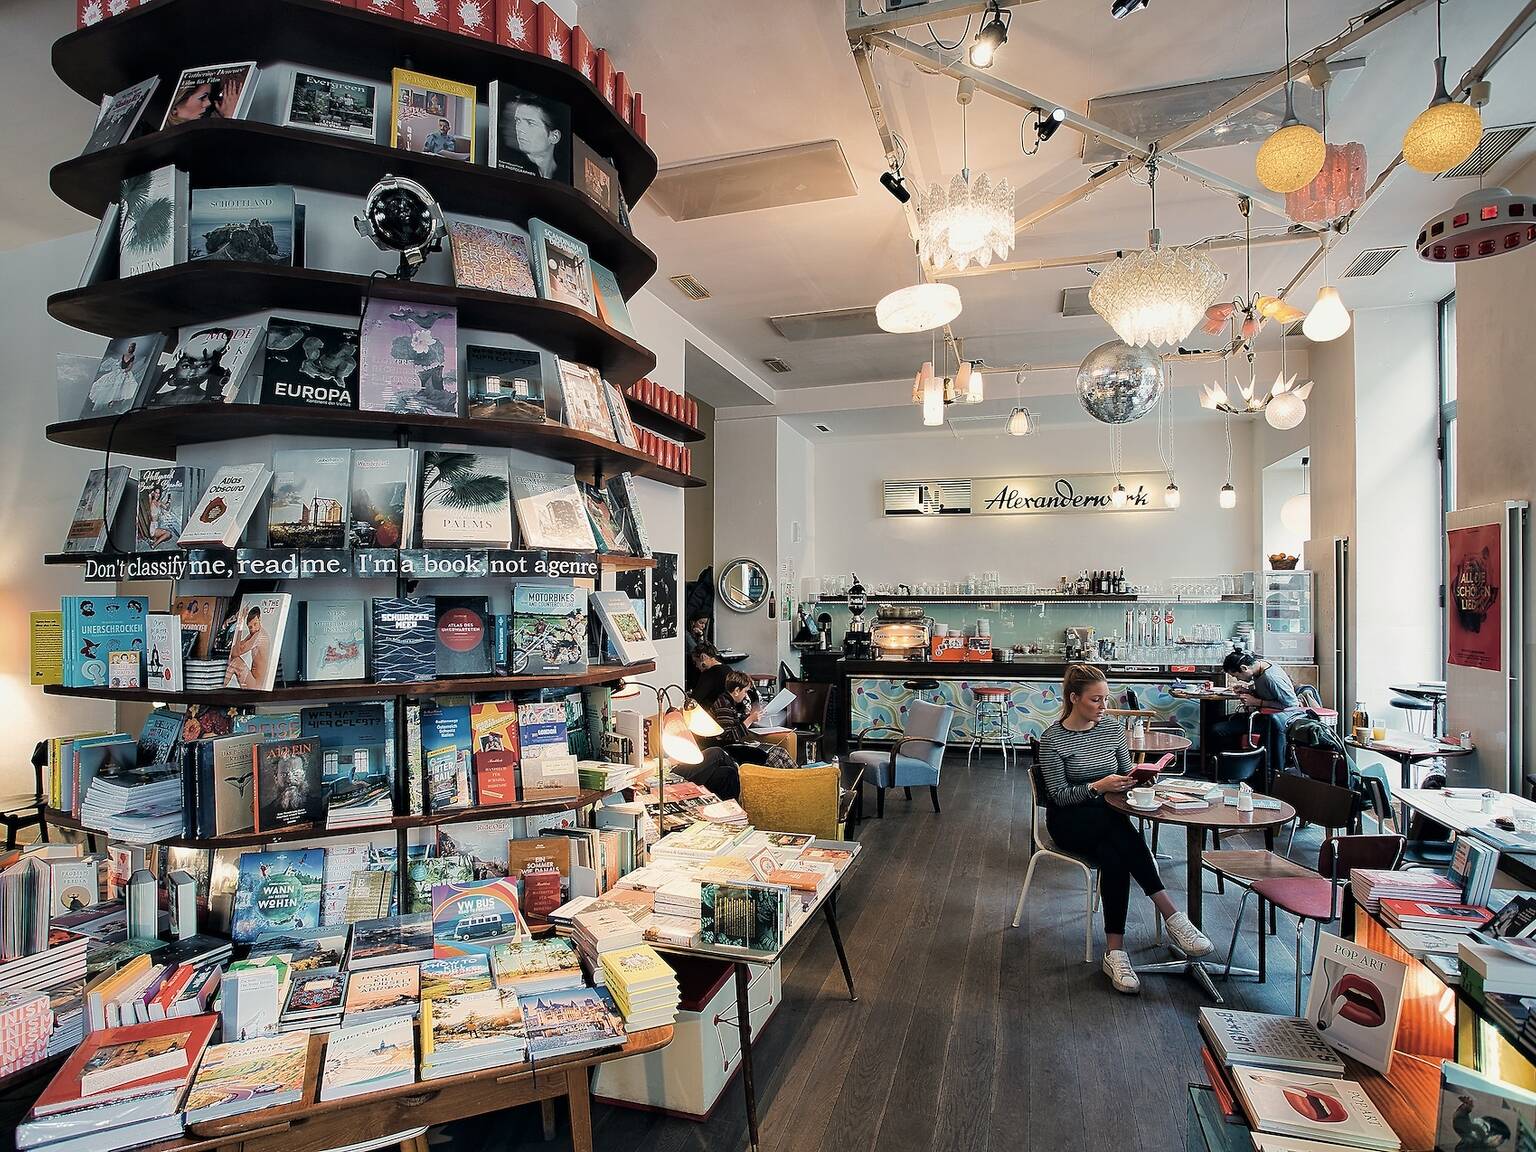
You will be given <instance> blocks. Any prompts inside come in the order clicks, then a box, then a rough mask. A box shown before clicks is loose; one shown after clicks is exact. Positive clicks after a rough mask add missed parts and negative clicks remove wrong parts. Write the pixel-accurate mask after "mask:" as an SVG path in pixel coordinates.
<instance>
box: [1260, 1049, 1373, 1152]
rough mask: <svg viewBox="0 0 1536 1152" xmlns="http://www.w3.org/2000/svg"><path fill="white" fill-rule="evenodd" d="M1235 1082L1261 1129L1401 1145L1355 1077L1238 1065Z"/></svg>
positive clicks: (1361, 1144) (1363, 1144) (1358, 1144)
mask: <svg viewBox="0 0 1536 1152" xmlns="http://www.w3.org/2000/svg"><path fill="white" fill-rule="evenodd" d="M1232 1082H1233V1086H1234V1087H1235V1088H1236V1089H1237V1094H1238V1096H1239V1097H1240V1098H1241V1099H1242V1103H1243V1111H1244V1112H1246V1113H1247V1115H1248V1119H1249V1121H1250V1122H1251V1123H1252V1124H1253V1127H1254V1129H1255V1130H1256V1131H1259V1132H1269V1133H1274V1134H1276V1135H1280V1136H1299V1137H1302V1138H1303V1139H1318V1140H1322V1141H1325V1142H1329V1143H1332V1144H1345V1145H1348V1146H1350V1147H1352V1148H1379V1149H1395V1148H1398V1147H1399V1146H1400V1141H1399V1140H1398V1138H1397V1134H1396V1133H1394V1132H1393V1131H1392V1129H1391V1127H1390V1126H1389V1125H1388V1124H1387V1122H1386V1120H1385V1119H1383V1117H1382V1115H1381V1112H1380V1110H1379V1109H1378V1108H1377V1107H1376V1105H1375V1103H1374V1102H1373V1101H1372V1100H1371V1098H1370V1097H1369V1096H1368V1095H1366V1092H1365V1089H1364V1088H1362V1087H1361V1086H1360V1085H1359V1084H1357V1083H1356V1082H1355V1081H1353V1080H1334V1079H1330V1078H1329V1077H1326V1076H1315V1075H1310V1074H1308V1073H1304V1072H1281V1071H1278V1070H1274V1069H1268V1068H1243V1067H1240V1066H1239V1067H1236V1068H1233V1069H1232Z"/></svg>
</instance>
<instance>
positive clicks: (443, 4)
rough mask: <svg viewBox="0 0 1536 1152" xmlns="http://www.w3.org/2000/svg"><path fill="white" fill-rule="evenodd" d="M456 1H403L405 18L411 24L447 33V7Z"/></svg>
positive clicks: (456, 0) (456, 1)
mask: <svg viewBox="0 0 1536 1152" xmlns="http://www.w3.org/2000/svg"><path fill="white" fill-rule="evenodd" d="M456 3H458V0H405V18H406V20H407V21H409V22H410V23H412V24H421V25H424V26H425V27H427V28H441V29H442V30H443V31H444V32H446V31H448V5H449V4H456Z"/></svg>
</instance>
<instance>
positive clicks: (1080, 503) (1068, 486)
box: [906, 472, 1167, 516]
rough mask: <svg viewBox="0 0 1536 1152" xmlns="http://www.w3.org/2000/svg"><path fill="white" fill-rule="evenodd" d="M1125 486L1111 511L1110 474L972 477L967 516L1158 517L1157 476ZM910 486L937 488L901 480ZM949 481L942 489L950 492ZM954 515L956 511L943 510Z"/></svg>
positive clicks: (1145, 475)
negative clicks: (1123, 498) (1079, 514)
mask: <svg viewBox="0 0 1536 1152" xmlns="http://www.w3.org/2000/svg"><path fill="white" fill-rule="evenodd" d="M1120 482H1121V483H1123V484H1124V485H1125V491H1126V501H1125V504H1124V505H1123V506H1121V507H1119V508H1116V507H1115V505H1114V501H1113V499H1112V493H1113V491H1114V487H1115V475H1114V473H1113V472H1084V473H1073V474H1071V475H1065V476H1062V475H1054V474H1047V475H1044V476H976V477H972V479H971V481H970V489H971V499H970V508H969V509H968V512H969V514H970V515H973V516H1029V515H1042V514H1050V513H1071V512H1160V511H1164V510H1165V509H1166V505H1165V504H1164V503H1163V488H1164V487H1165V486H1166V484H1167V477H1166V476H1164V475H1163V474H1162V473H1161V472H1126V473H1122V474H1121V476H1120ZM906 483H909V484H917V485H937V483H938V481H936V480H926V481H906ZM953 484H954V482H953V481H950V482H949V484H948V485H946V488H947V489H950V490H952V488H953ZM948 503H949V500H948V499H947V498H946V508H945V511H947V512H950V513H954V512H956V511H959V510H958V509H955V508H952V507H948Z"/></svg>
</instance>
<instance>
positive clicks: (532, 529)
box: [512, 472, 596, 552]
mask: <svg viewBox="0 0 1536 1152" xmlns="http://www.w3.org/2000/svg"><path fill="white" fill-rule="evenodd" d="M512 493H513V496H514V497H515V498H516V501H517V522H518V526H519V527H520V528H521V529H522V538H523V546H524V547H526V548H563V549H569V550H571V551H577V552H590V551H592V550H593V549H594V548H595V547H596V544H595V542H594V541H593V539H592V525H591V522H590V521H589V520H588V519H587V506H586V501H585V500H583V499H582V496H581V489H580V488H578V487H577V485H576V480H575V478H574V477H572V476H568V475H564V474H560V473H554V472H517V473H515V474H514V475H513V477H512Z"/></svg>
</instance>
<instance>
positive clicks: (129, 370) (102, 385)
mask: <svg viewBox="0 0 1536 1152" xmlns="http://www.w3.org/2000/svg"><path fill="white" fill-rule="evenodd" d="M164 350H165V333H163V332H152V333H150V334H149V335H148V336H119V337H117V338H116V339H115V340H112V341H111V342H109V343H108V344H107V350H106V351H105V352H103V353H102V356H101V363H100V364H98V365H97V367H96V374H95V376H94V377H93V378H92V380H91V386H90V388H89V390H88V391H87V393H86V398H85V406H84V407H83V408H81V410H80V419H82V420H92V419H95V418H97V417H99V416H121V415H122V414H123V413H124V412H128V411H131V410H132V409H133V408H134V407H135V406H137V405H138V403H139V402H140V398H141V397H142V396H144V395H145V394H146V393H147V392H148V391H149V389H150V387H151V385H152V383H153V381H154V378H155V374H156V372H158V371H159V366H160V353H161V352H163V351H164Z"/></svg>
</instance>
